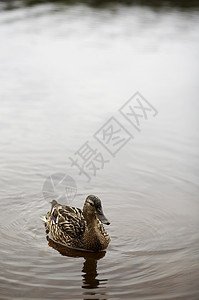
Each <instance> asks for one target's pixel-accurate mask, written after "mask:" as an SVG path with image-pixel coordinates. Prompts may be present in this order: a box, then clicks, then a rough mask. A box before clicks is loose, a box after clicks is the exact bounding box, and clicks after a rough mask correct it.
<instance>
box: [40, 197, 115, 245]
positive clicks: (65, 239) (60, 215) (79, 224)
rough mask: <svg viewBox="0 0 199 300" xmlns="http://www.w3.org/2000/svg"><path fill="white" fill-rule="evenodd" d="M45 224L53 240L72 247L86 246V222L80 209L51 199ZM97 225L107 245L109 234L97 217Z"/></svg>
mask: <svg viewBox="0 0 199 300" xmlns="http://www.w3.org/2000/svg"><path fill="white" fill-rule="evenodd" d="M45 226H46V229H47V230H49V231H50V233H51V236H52V238H53V240H55V241H57V242H59V243H62V244H65V245H66V246H69V247H72V248H78V249H81V248H82V249H86V248H87V247H86V245H85V244H84V240H83V237H84V233H85V230H86V227H87V223H86V220H85V218H84V215H83V212H82V210H81V209H79V208H75V207H71V206H66V205H60V204H58V203H57V202H56V201H55V200H53V202H52V208H51V210H50V211H49V212H48V213H47V215H46V217H45ZM97 227H98V229H99V232H100V234H101V236H102V237H103V238H104V239H105V241H106V243H107V245H108V243H109V241H110V237H109V234H108V233H107V232H106V230H105V229H104V226H103V225H102V222H101V221H100V220H99V219H98V220H97Z"/></svg>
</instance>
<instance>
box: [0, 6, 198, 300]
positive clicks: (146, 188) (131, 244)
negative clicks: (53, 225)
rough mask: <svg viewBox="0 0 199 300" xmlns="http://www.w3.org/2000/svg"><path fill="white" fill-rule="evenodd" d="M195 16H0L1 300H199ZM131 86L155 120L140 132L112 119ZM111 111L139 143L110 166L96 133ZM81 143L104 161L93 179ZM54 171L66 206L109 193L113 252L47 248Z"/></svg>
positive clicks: (56, 9)
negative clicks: (69, 184) (67, 181)
mask: <svg viewBox="0 0 199 300" xmlns="http://www.w3.org/2000/svg"><path fill="white" fill-rule="evenodd" d="M149 2H150V1H149ZM198 21H199V16H198V12H197V10H196V9H190V8H189V9H181V8H178V7H169V6H167V7H162V8H161V7H160V8H158V9H157V8H154V7H153V6H152V7H150V5H149V6H139V5H137V6H136V5H135V6H121V5H115V6H113V5H112V6H110V7H101V8H96V7H89V6H86V5H84V4H83V3H82V4H81V3H79V4H76V5H71V6H70V5H62V4H60V3H59V4H57V5H55V4H52V3H51V4H38V5H35V6H30V7H29V6H20V7H18V8H16V9H12V10H4V9H2V11H1V12H0V137H1V138H0V203H1V218H0V223H1V225H0V241H1V243H0V290H1V292H0V298H1V299H123V298H124V299H143V300H145V299H146V300H149V299H151V300H155V299H158V300H160V299H186V300H187V299H189V300H191V299H194V300H197V299H198V298H199V288H198V280H199V265H198V261H199V246H198V243H199V231H198V228H199V221H198V220H199V202H198V188H199V184H198V174H199V151H198V146H199V137H198V123H199V122H198V108H199V102H198V94H199V87H198V78H199V71H198V70H199V68H198V67H199V35H198V32H199V22H198ZM136 91H139V92H140V93H141V94H142V95H143V96H144V97H145V98H146V99H147V100H148V101H149V102H150V103H151V104H152V105H153V106H154V108H155V109H156V110H157V111H158V114H157V115H156V116H155V117H152V116H150V118H148V119H147V120H145V122H144V120H143V122H142V125H141V131H140V132H138V131H137V130H136V129H135V128H134V127H133V126H132V125H131V124H130V122H128V121H127V120H126V119H125V118H124V117H123V116H122V115H121V114H120V113H119V111H118V110H119V109H120V107H121V106H122V105H123V104H124V103H125V102H126V101H127V100H128V99H129V98H130V97H131V96H132V95H133V94H135V93H136ZM112 116H113V117H114V118H116V119H117V120H118V121H119V122H120V123H121V124H122V125H123V126H124V128H125V129H127V130H128V132H130V134H132V135H133V136H134V139H131V140H130V141H129V142H128V143H127V144H126V145H125V146H124V147H123V148H122V149H121V150H120V151H119V152H118V153H117V154H116V155H115V157H113V156H112V155H111V154H110V153H109V152H107V151H106V149H105V148H104V147H103V146H102V145H101V144H100V143H99V142H98V141H97V140H96V139H95V137H94V135H95V133H96V132H97V131H98V130H99V129H100V128H101V127H102V126H103V125H104V124H105V123H106V122H107V121H108V120H109V119H110V118H111V117H112ZM87 141H89V143H90V145H91V146H92V148H93V149H97V151H98V152H101V153H102V154H103V155H104V157H105V158H106V159H107V160H108V161H109V162H107V163H106V164H105V165H104V168H103V169H101V170H98V171H97V173H96V176H92V178H91V180H90V182H88V180H87V179H88V178H87V177H86V176H85V175H84V174H82V175H79V170H78V168H77V167H75V166H71V161H70V159H69V157H73V158H74V157H75V153H76V152H77V151H78V150H79V149H80V147H81V146H82V145H83V144H85V142H87ZM57 173H61V174H66V175H69V176H71V177H72V178H73V179H74V180H75V182H76V185H77V195H76V197H75V198H74V200H73V201H72V202H70V205H73V206H77V207H80V208H82V206H83V203H84V201H85V198H86V196H87V195H89V194H95V195H97V196H99V197H100V198H101V200H102V204H103V209H104V213H105V215H106V217H107V218H108V219H109V221H110V222H111V225H110V226H107V227H106V229H107V231H108V232H109V233H110V236H111V243H110V246H109V248H108V249H107V251H106V252H102V253H100V254H86V253H81V252H78V251H77V252H76V251H75V252H74V251H71V250H67V249H64V248H63V247H59V246H58V245H57V244H55V243H53V241H51V240H48V241H47V240H46V235H45V229H44V226H43V224H42V222H41V220H40V216H42V215H45V214H46V212H47V211H48V210H49V209H50V204H49V200H50V199H47V198H46V197H44V196H45V195H44V194H43V185H44V182H45V181H46V179H47V178H48V177H49V176H50V175H53V174H57ZM56 188H57V194H58V195H59V194H60V193H61V194H62V195H64V193H65V187H63V186H56ZM50 197H51V195H49V198H50ZM64 201H65V202H64ZM67 201H69V200H68V198H67V197H66V198H64V197H62V204H67ZM63 202H64V203H63Z"/></svg>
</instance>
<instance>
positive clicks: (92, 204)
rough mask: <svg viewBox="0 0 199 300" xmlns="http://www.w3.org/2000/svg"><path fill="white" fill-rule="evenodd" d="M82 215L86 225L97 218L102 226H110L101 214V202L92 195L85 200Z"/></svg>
mask: <svg viewBox="0 0 199 300" xmlns="http://www.w3.org/2000/svg"><path fill="white" fill-rule="evenodd" d="M83 214H84V217H85V219H86V221H87V223H91V222H92V221H93V220H95V219H96V218H98V219H99V220H100V221H101V222H102V223H103V224H106V225H109V224H110V223H109V221H108V220H107V218H106V217H105V215H104V213H103V210H102V204H101V200H100V199H99V198H98V197H96V196H94V195H90V196H88V197H87V198H86V201H85V203H84V207H83Z"/></svg>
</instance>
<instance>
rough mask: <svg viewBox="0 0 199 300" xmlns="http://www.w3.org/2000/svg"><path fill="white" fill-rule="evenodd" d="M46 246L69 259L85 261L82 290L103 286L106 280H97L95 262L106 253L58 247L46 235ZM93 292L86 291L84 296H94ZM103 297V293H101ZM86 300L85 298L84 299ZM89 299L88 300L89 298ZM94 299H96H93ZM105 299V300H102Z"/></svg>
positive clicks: (58, 245)
mask: <svg viewBox="0 0 199 300" xmlns="http://www.w3.org/2000/svg"><path fill="white" fill-rule="evenodd" d="M46 238H47V241H48V245H49V246H50V247H52V248H54V249H55V250H57V251H58V252H59V253H60V254H61V255H63V256H69V257H83V258H84V259H85V261H84V264H83V268H82V273H83V275H82V277H83V279H82V288H83V289H96V288H98V287H99V285H100V284H102V282H103V284H104V283H105V282H107V281H108V279H102V280H100V279H97V276H98V273H97V261H98V260H99V259H101V258H103V257H104V256H105V254H106V251H101V252H98V253H94V252H85V251H80V250H75V249H71V248H68V247H66V246H64V245H60V244H58V243H56V242H55V241H53V240H52V239H51V238H50V237H49V236H48V235H47V236H46ZM94 294H95V293H94V292H91V293H89V292H88V291H87V292H86V293H85V296H90V295H94ZM102 294H103V295H104V293H102ZM84 299H86V298H84ZM89 299H90V298H89ZM95 299H96V298H95ZM103 299H105V298H103Z"/></svg>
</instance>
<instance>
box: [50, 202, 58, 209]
mask: <svg viewBox="0 0 199 300" xmlns="http://www.w3.org/2000/svg"><path fill="white" fill-rule="evenodd" d="M50 203H51V205H52V207H51V209H52V208H53V207H54V206H55V205H56V204H57V201H56V200H53V201H51V202H50Z"/></svg>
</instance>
